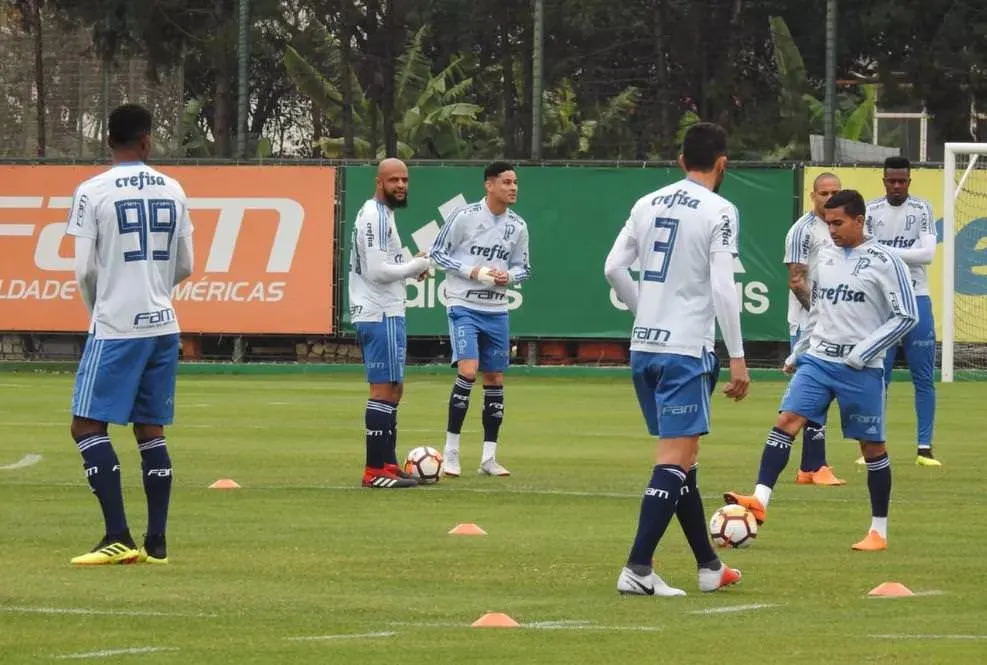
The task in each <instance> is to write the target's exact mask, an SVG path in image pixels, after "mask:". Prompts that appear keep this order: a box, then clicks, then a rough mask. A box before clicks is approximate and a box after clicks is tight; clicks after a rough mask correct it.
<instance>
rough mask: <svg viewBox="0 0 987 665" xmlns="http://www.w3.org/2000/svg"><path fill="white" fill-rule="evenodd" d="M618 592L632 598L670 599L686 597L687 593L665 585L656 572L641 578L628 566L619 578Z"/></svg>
mask: <svg viewBox="0 0 987 665" xmlns="http://www.w3.org/2000/svg"><path fill="white" fill-rule="evenodd" d="M617 591H618V592H619V593H621V594H624V595H631V596H662V597H665V598H669V597H671V596H684V595H685V591H683V590H682V589H676V588H675V587H670V586H668V585H667V584H665V580H663V579H661V578H660V577H658V575H657V574H656V573H655V572H654V571H651V574H650V575H645V576H644V577H641V576H640V575H636V574H635V573H634V571H633V570H631V569H630V568H628V567H627V566H624V568H623V570H621V571H620V577H618V578H617Z"/></svg>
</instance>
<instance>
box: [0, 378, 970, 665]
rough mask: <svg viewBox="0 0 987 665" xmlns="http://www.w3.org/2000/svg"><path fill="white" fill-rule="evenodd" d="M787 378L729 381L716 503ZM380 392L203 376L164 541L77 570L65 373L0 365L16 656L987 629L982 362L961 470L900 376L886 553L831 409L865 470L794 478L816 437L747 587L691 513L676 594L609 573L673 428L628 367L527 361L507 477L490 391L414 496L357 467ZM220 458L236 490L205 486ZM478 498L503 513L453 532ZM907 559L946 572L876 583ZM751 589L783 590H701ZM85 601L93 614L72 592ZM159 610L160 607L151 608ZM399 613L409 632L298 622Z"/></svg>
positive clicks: (923, 569)
mask: <svg viewBox="0 0 987 665" xmlns="http://www.w3.org/2000/svg"><path fill="white" fill-rule="evenodd" d="M451 379H452V376H451V375H450V376H448V377H412V379H411V380H410V382H409V384H408V385H407V387H406V396H405V401H404V403H403V405H402V408H401V417H400V426H401V438H400V441H401V443H400V449H401V450H402V451H407V450H408V449H410V448H411V447H413V446H415V445H419V444H432V445H435V446H436V447H441V443H442V437H443V435H442V430H443V429H444V421H445V411H446V402H447V399H448V389H449V386H450V383H451ZM783 387H784V384H782V383H777V382H759V383H757V384H755V385H754V387H753V392H752V395H751V397H750V398H749V399H748V400H747V401H745V402H743V403H741V404H733V403H729V402H728V401H727V400H725V399H723V398H722V397H721V398H719V399H716V400H715V401H714V407H713V408H714V413H713V429H714V433H713V434H711V435H710V436H709V437H707V438H706V439H704V441H703V453H702V456H701V467H700V485H701V487H702V489H703V495H704V497H705V499H706V508H707V512H709V511H711V510H712V509H714V508H716V507H717V506H718V505H719V504H720V503H721V499H720V498H719V495H720V493H721V492H722V491H723V490H727V489H740V490H744V491H749V490H750V489H751V487H752V482H753V479H754V475H755V472H756V469H757V463H758V459H759V457H760V454H761V447H762V445H763V441H764V437H765V434H766V432H767V429H768V428H769V427H770V425H771V423H772V421H773V419H774V415H775V410H776V406H777V401H778V398H779V396H780V394H781V391H782V389H783ZM365 391H366V387H365V385H364V384H363V383H362V382H361V380H360V379H359V378H358V377H347V376H313V377H301V378H299V377H206V376H196V377H185V376H183V377H182V378H181V379H180V382H179V399H178V402H179V407H178V419H177V424H176V425H175V426H174V427H173V428H171V429H170V430H169V435H170V449H171V454H172V458H173V462H174V466H175V487H174V492H173V500H172V507H171V522H170V528H169V545H170V552H169V554H170V556H171V559H172V563H171V565H169V566H167V567H151V566H114V567H106V568H95V569H74V568H72V567H71V566H69V565H68V559H69V558H70V557H71V556H74V555H76V554H79V553H81V552H83V551H84V550H86V549H88V548H89V547H90V546H91V545H93V544H94V543H95V542H96V540H97V539H98V538H99V535H100V531H101V520H100V519H99V516H98V508H97V504H96V501H95V499H94V498H93V497H92V496H91V495H90V493H89V492H88V489H87V487H86V485H85V481H84V479H83V477H82V473H81V464H80V460H79V456H78V454H77V453H76V451H75V449H74V446H73V444H72V441H71V439H70V438H69V437H68V419H69V413H68V405H69V401H70V398H71V377H69V376H45V375H30V374H6V375H0V465H5V464H11V463H13V462H15V461H17V460H18V459H20V458H21V457H22V456H23V455H25V454H27V453H39V454H41V455H43V456H44V459H43V460H42V461H41V462H40V463H39V464H37V465H35V466H31V467H28V468H23V469H18V470H9V471H0V525H2V528H3V536H2V543H3V546H2V548H0V551H2V568H0V571H2V572H0V662H2V663H4V665H14V664H15V663H38V662H54V661H55V660H56V659H57V658H58V657H59V656H66V655H72V654H83V653H87V652H100V651H104V650H115V649H128V648H141V647H160V648H172V649H176V650H175V651H162V652H158V653H153V654H143V655H117V656H106V657H94V658H93V659H92V660H95V661H99V662H112V663H138V662H141V663H144V662H149V663H154V664H159V663H160V664H161V665H168V664H172V663H175V664H182V665H187V664H188V663H195V664H197V665H199V664H212V663H282V662H291V663H296V664H297V663H325V662H339V663H392V662H428V663H429V665H437V664H439V663H559V664H562V663H565V664H570V663H580V662H583V663H627V662H645V661H646V662H668V663H672V662H674V663H677V664H682V663H709V662H722V661H725V662H730V663H755V664H757V665H763V664H767V663H791V662H805V663H821V662H825V663H827V664H828V665H829V664H837V663H895V664H904V663H915V664H919V663H921V664H923V665H925V664H929V663H973V662H981V661H982V660H983V658H984V653H987V639H985V636H987V629H985V628H984V620H983V616H984V608H985V607H987V592H985V584H987V579H985V577H987V576H985V572H984V571H985V568H984V564H983V553H982V550H981V549H980V544H981V540H980V538H981V536H982V533H981V531H980V528H979V527H978V526H977V525H983V524H984V523H985V522H984V512H985V509H984V505H985V502H984V499H985V496H984V483H983V474H984V469H983V465H982V464H981V460H982V459H983V457H982V450H983V442H984V432H985V431H987V414H985V409H984V404H987V384H983V383H979V384H976V383H975V384H951V385H946V386H942V387H941V388H940V392H939V416H938V427H937V445H938V454H939V456H940V458H941V459H942V460H943V461H944V463H945V467H944V468H942V469H926V468H919V467H916V466H914V449H913V441H914V440H913V437H914V418H913V416H912V411H911V399H912V392H911V388H910V386H908V385H907V384H903V383H896V384H895V385H894V386H893V388H892V392H891V396H890V403H889V409H890V416H889V419H890V427H889V430H890V449H891V456H892V460H893V464H894V466H893V469H894V491H893V499H892V509H891V511H892V512H891V527H890V529H891V533H890V535H891V541H890V542H891V549H890V550H889V551H887V552H884V553H877V554H870V553H854V552H851V551H850V550H849V546H850V544H851V543H853V542H855V541H856V540H857V539H859V538H860V537H861V536H863V535H864V533H865V531H866V528H867V526H868V525H869V503H868V498H867V485H866V472H864V471H863V470H861V468H860V467H857V466H855V465H854V464H853V461H854V460H855V459H856V457H857V455H858V452H857V450H856V446H855V445H854V444H853V443H851V442H848V441H843V440H842V439H841V438H840V437H838V436H835V430H834V432H833V433H832V434H833V435H832V436H831V438H830V444H829V460H830V462H831V463H832V464H833V465H834V467H835V469H836V471H837V473H838V475H841V476H842V477H844V478H846V479H847V480H848V484H847V486H845V487H841V488H817V487H801V486H796V485H794V483H793V482H792V481H793V477H794V472H795V466H796V461H797V455H798V451H797V449H796V451H795V453H794V454H793V464H792V465H791V466H790V468H789V469H788V470H786V472H785V474H784V476H783V479H782V480H781V481H780V482H779V485H778V488H777V491H776V493H775V498H774V502H773V503H772V506H771V519H770V520H769V522H768V524H767V525H766V527H765V528H764V529H763V530H762V532H761V534H760V536H759V538H758V541H757V542H756V543H755V544H754V546H753V547H751V548H750V549H748V550H743V551H736V552H728V553H726V554H725V555H724V560H726V561H727V562H728V563H730V564H731V565H734V566H737V567H739V568H741V569H742V570H743V572H744V580H743V584H741V585H740V586H738V587H735V588H732V589H729V590H727V591H724V592H721V593H717V594H700V593H699V592H698V591H695V569H694V562H693V560H692V558H691V554H690V553H689V551H688V547H687V546H686V544H685V541H684V539H683V538H682V536H681V531H680V530H679V528H678V526H677V525H676V524H673V525H672V526H671V528H670V530H669V532H668V536H667V537H666V539H665V541H664V542H663V543H662V544H661V546H660V547H659V550H658V554H657V558H658V562H659V567H660V570H661V572H662V574H663V575H664V576H665V578H666V579H667V580H668V581H669V582H670V583H672V584H674V585H676V586H681V587H684V588H685V589H687V590H688V591H689V596H687V597H686V598H676V599H654V598H623V597H620V596H618V595H617V593H616V592H615V589H614V585H615V582H616V577H617V573H618V572H619V569H620V566H621V565H622V563H623V562H624V560H625V557H626V555H627V550H628V548H629V545H630V542H631V539H632V537H633V534H634V529H635V527H636V523H637V509H638V503H639V496H640V492H641V488H642V487H643V485H644V483H645V481H646V480H647V477H648V473H649V469H650V466H651V463H652V459H653V449H654V446H653V443H652V442H651V440H650V439H649V438H648V437H647V435H646V434H645V433H644V431H643V426H642V423H641V418H640V415H639V413H638V411H637V406H636V404H635V403H634V401H633V397H632V393H631V390H630V387H629V385H628V384H627V382H626V381H625V380H624V379H617V378H614V379H603V380H593V379H586V378H580V379H579V380H564V379H546V378H532V377H509V381H508V387H507V391H506V399H507V412H506V418H505V424H504V427H503V430H502V432H501V440H502V442H503V443H502V446H501V452H500V457H501V459H502V461H503V463H504V464H505V465H507V466H508V467H509V468H510V469H511V470H512V471H513V473H514V475H513V476H511V477H510V478H506V479H501V478H480V477H477V476H476V475H474V474H473V470H474V469H475V466H476V464H477V462H478V457H479V448H480V446H479V437H480V431H479V416H480V414H479V408H478V402H479V399H476V398H478V397H479V396H480V391H479V390H477V391H476V393H475V395H474V405H473V408H472V409H471V412H470V415H469V418H468V422H467V428H466V430H465V432H464V448H463V452H464V472H466V474H465V476H464V477H463V478H461V479H457V480H453V479H445V480H443V481H442V482H441V483H439V484H438V485H437V486H434V487H427V488H418V489H414V490H409V491H401V492H387V491H374V490H363V489H359V488H358V487H357V485H358V480H359V476H360V472H361V470H362V463H363V460H362V455H363V443H362V431H363V424H362V418H363V415H362V409H363V402H364V400H365ZM833 416H834V422H836V419H835V413H834V414H833ZM111 434H112V435H113V436H114V441H115V446H116V448H117V451H118V454H119V455H120V458H121V463H122V464H123V473H124V479H125V481H124V482H125V493H126V502H127V508H128V510H129V516H130V522H131V528H132V530H133V531H134V533H135V535H137V536H139V535H140V534H141V533H142V530H143V527H144V523H145V516H144V500H143V493H142V491H141V489H140V479H139V473H138V468H139V458H138V455H137V452H136V449H135V446H134V444H133V442H132V439H131V438H130V435H129V432H128V431H127V430H125V429H123V428H113V429H112V430H111ZM218 478H233V479H235V480H237V481H238V482H239V483H240V484H241V485H242V486H243V488H242V489H240V490H234V491H217V490H209V489H207V487H208V485H209V484H210V483H212V482H213V481H215V480H216V479H218ZM460 522H476V523H478V524H479V525H480V526H482V527H483V528H484V529H486V530H487V532H488V534H489V535H487V536H485V537H455V536H449V535H447V533H446V532H447V531H448V530H449V529H450V528H452V527H453V526H454V525H456V524H457V523H460ZM888 580H894V581H900V582H903V583H905V584H906V585H908V586H909V587H911V588H912V589H913V590H914V591H919V592H922V591H928V592H932V591H936V592H941V595H928V596H921V597H914V598H906V599H894V600H879V599H869V598H867V597H866V594H867V591H868V590H870V589H871V588H872V587H874V586H876V585H877V584H879V583H881V582H884V581H888ZM753 604H759V605H767V606H768V607H762V608H760V609H750V610H747V611H739V612H735V613H733V612H730V613H704V611H707V610H716V609H718V608H728V607H734V606H738V605H753ZM69 609H78V610H84V611H85V610H88V611H90V612H89V613H65V612H59V613H54V611H55V610H59V611H61V610H69ZM486 611H497V612H506V613H508V614H510V615H511V616H513V617H514V618H516V619H517V620H518V621H520V622H522V624H531V623H536V622H552V621H555V622H560V621H568V622H586V623H581V624H575V623H572V624H569V625H568V627H567V628H557V629H554V630H553V629H545V628H542V629H538V628H535V627H527V628H522V629H520V630H479V629H472V628H470V627H469V625H470V623H471V622H472V621H473V620H475V619H476V618H477V617H479V616H480V615H481V614H483V613H484V612H486ZM43 612H47V613H43ZM97 612H119V613H120V614H119V615H112V614H98V613H97ZM149 612H155V613H160V615H158V616H149V615H142V614H140V613H149ZM644 629H648V630H644ZM378 632H393V633H395V634H394V635H392V636H389V637H380V638H376V639H374V638H359V637H356V638H350V639H332V640H310V641H296V640H291V639H289V638H294V637H312V636H330V635H345V634H364V633H378ZM872 635H911V636H916V635H925V636H931V635H935V636H939V637H938V638H935V639H933V638H930V637H924V638H913V639H887V638H874V637H869V636H872ZM948 636H953V637H948ZM956 636H980V639H970V638H958V637H956Z"/></svg>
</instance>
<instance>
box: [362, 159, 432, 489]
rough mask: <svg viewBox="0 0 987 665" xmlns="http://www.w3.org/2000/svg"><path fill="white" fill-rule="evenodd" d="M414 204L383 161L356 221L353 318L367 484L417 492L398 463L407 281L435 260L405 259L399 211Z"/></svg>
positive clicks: (393, 167) (393, 163) (403, 169)
mask: <svg viewBox="0 0 987 665" xmlns="http://www.w3.org/2000/svg"><path fill="white" fill-rule="evenodd" d="M407 205H408V167H407V166H405V164H404V162H402V161H401V160H399V159H393V158H390V159H385V160H383V161H382V162H381V163H380V165H379V166H378V167H377V181H376V188H375V190H374V196H373V198H371V199H369V200H367V202H366V203H364V204H363V207H361V208H360V212H358V213H357V216H356V220H355V221H354V223H353V242H352V243H351V249H350V276H349V297H350V309H349V312H350V321H352V323H353V325H354V327H355V328H356V336H357V341H358V342H359V344H360V350H361V352H362V355H363V364H364V367H365V369H366V374H367V383H369V384H370V398H369V399H368V400H367V408H366V414H365V420H366V426H367V459H366V467H365V468H364V471H363V482H362V484H363V486H364V487H373V488H377V489H397V488H403V487H414V486H415V485H417V484H418V483H417V482H416V481H415V480H414V479H413V478H411V477H409V476H408V475H407V474H406V473H404V471H402V469H401V467H400V466H399V465H398V459H397V416H398V403H399V402H400V401H401V394H402V392H403V388H404V363H405V353H406V350H407V333H406V330H407V329H406V327H405V313H404V310H405V286H404V285H405V280H407V279H409V278H412V277H417V279H419V280H422V279H424V278H425V275H426V273H427V272H428V269H429V261H428V259H427V258H425V257H423V256H416V257H415V258H413V259H411V260H410V261H407V262H405V260H404V256H403V255H402V251H401V248H402V245H401V238H400V236H399V235H398V229H397V226H396V224H395V217H394V211H395V210H396V209H398V208H404V207H406V206H407Z"/></svg>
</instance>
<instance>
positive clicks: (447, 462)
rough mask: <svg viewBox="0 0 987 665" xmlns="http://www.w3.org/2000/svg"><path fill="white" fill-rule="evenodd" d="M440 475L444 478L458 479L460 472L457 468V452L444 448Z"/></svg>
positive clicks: (456, 450)
mask: <svg viewBox="0 0 987 665" xmlns="http://www.w3.org/2000/svg"><path fill="white" fill-rule="evenodd" d="M442 473H443V475H446V476H451V477H453V478H459V476H460V475H461V474H462V470H461V469H460V468H459V450H458V449H451V448H446V449H445V452H443V453H442Z"/></svg>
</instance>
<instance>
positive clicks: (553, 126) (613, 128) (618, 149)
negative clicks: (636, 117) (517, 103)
mask: <svg viewBox="0 0 987 665" xmlns="http://www.w3.org/2000/svg"><path fill="white" fill-rule="evenodd" d="M638 97H639V91H638V89H637V88H634V87H628V88H626V89H625V90H624V91H623V92H621V93H619V94H617V95H615V96H614V97H611V98H610V99H608V100H606V101H605V102H604V103H602V104H598V105H596V106H593V107H590V108H585V107H583V106H581V105H580V104H579V100H578V99H577V97H576V93H575V90H574V89H573V86H572V82H571V81H570V80H569V79H562V81H561V82H560V83H559V85H558V86H557V87H556V88H555V89H554V90H549V91H546V92H545V128H544V136H545V149H544V150H545V151H544V154H545V157H546V158H548V159H553V158H554V159H578V158H597V159H603V158H614V157H616V158H621V157H623V158H625V159H628V158H632V157H633V149H634V137H633V136H632V135H629V134H628V132H627V131H626V124H627V120H628V119H629V118H630V117H631V116H632V115H633V113H634V110H635V109H636V107H637V100H638ZM625 152H626V153H627V154H625Z"/></svg>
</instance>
